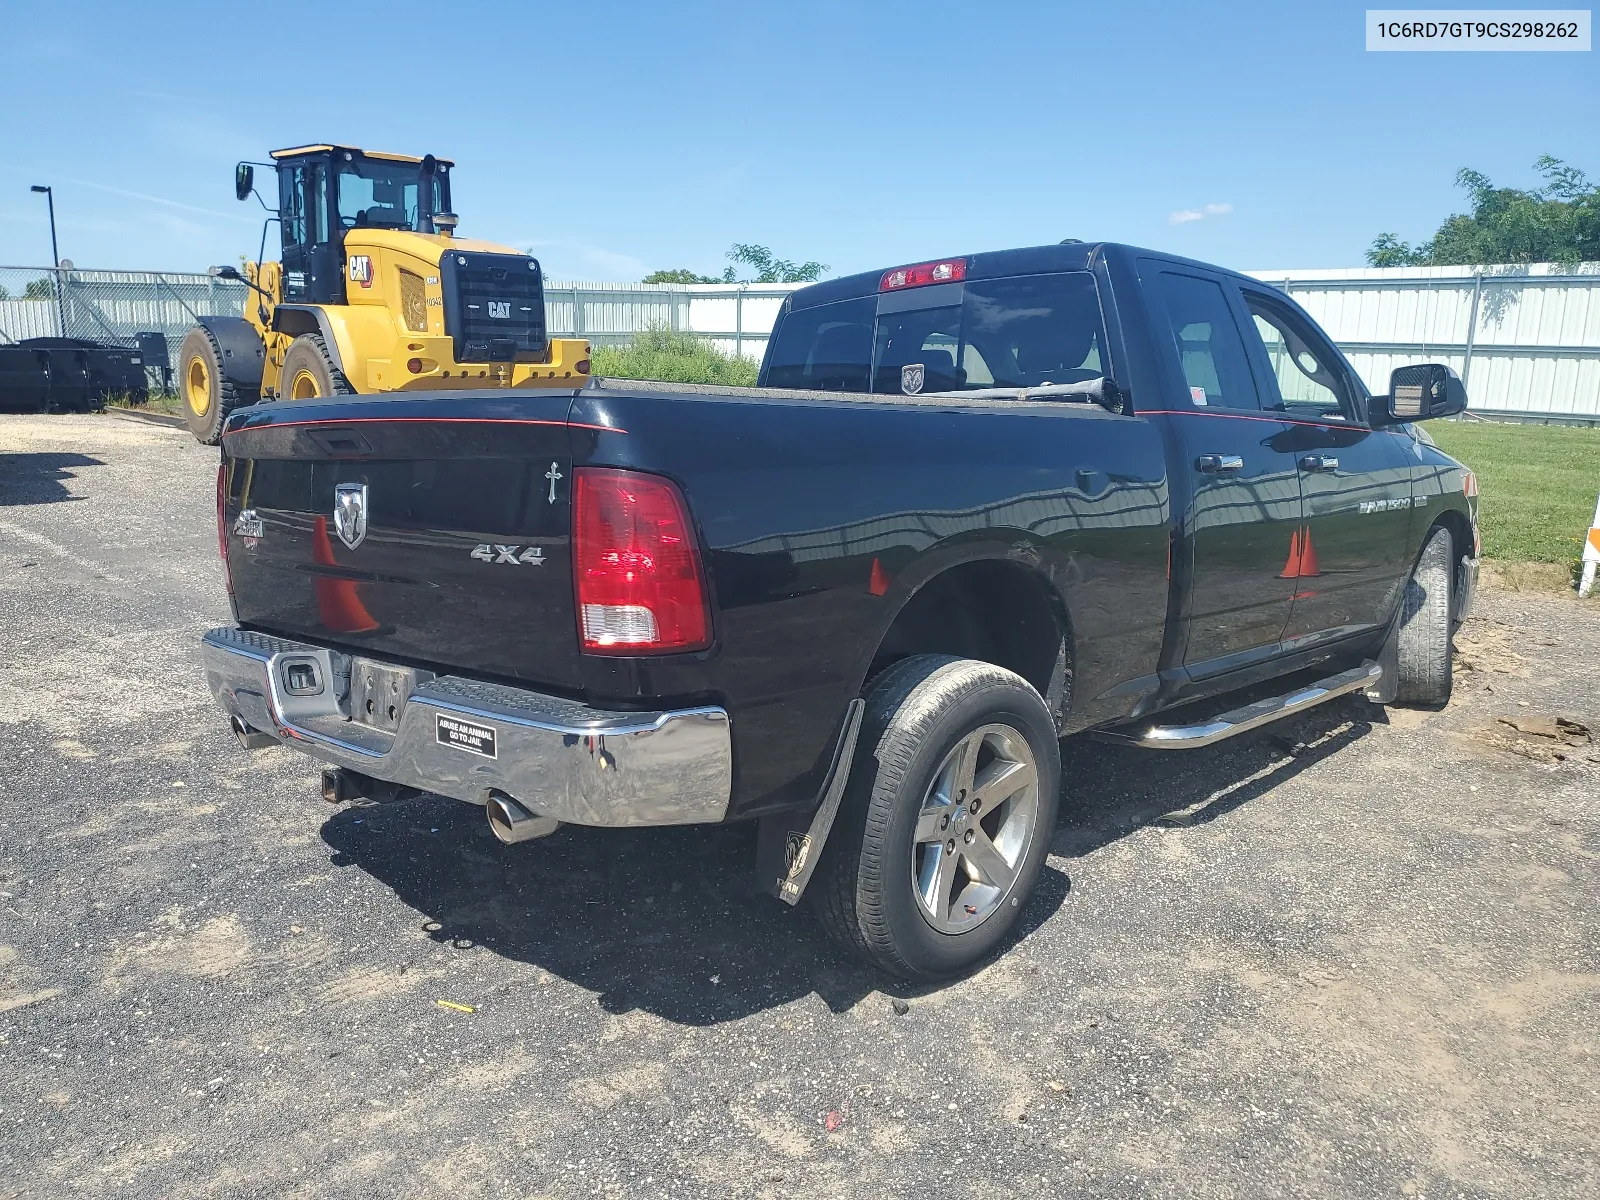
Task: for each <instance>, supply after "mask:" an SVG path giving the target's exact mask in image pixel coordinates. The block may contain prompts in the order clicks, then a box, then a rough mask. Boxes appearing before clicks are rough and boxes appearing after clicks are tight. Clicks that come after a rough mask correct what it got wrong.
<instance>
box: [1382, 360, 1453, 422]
mask: <svg viewBox="0 0 1600 1200" xmlns="http://www.w3.org/2000/svg"><path fill="white" fill-rule="evenodd" d="M1382 402H1383V404H1384V407H1385V413H1384V415H1385V417H1386V418H1387V419H1388V421H1389V422H1390V423H1392V424H1396V425H1401V424H1404V423H1405V422H1407V421H1427V420H1430V419H1431V418H1433V417H1453V416H1455V414H1456V413H1458V412H1464V411H1465V410H1466V407H1467V388H1466V385H1465V384H1463V383H1462V382H1461V376H1459V375H1457V374H1456V373H1455V371H1454V370H1452V369H1451V368H1450V367H1447V366H1445V365H1444V364H1443V363H1418V364H1417V365H1415V366H1410V367H1396V368H1395V369H1394V370H1393V371H1391V372H1390V373H1389V394H1388V395H1387V396H1385V397H1383V398H1382Z"/></svg>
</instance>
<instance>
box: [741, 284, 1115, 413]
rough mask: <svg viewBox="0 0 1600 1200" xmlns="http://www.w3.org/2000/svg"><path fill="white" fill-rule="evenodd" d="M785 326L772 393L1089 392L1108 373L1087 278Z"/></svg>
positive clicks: (838, 307) (771, 361)
mask: <svg viewBox="0 0 1600 1200" xmlns="http://www.w3.org/2000/svg"><path fill="white" fill-rule="evenodd" d="M926 294H927V298H928V300H929V303H928V304H927V305H926V306H922V307H918V306H916V305H915V300H916V299H918V298H920V297H919V296H918V294H917V293H915V292H901V293H896V294H895V300H894V302H893V308H895V309H897V310H898V311H886V312H882V313H880V312H878V311H877V310H878V307H879V304H878V297H877V296H865V297H860V298H858V299H854V300H841V301H837V302H835V303H833V304H822V305H817V306H815V307H813V308H804V309H800V310H799V311H797V312H791V313H788V314H786V315H785V316H784V318H783V321H782V323H781V324H780V325H779V327H778V330H777V333H776V334H775V336H774V338H773V344H772V349H771V350H770V351H769V353H768V359H767V369H766V377H765V379H764V382H765V383H766V385H767V386H769V387H790V388H813V389H819V390H823V391H852V392H866V391H872V392H888V393H898V392H902V391H908V390H915V391H919V392H924V393H926V392H947V391H967V390H972V389H976V388H994V387H1037V386H1040V385H1042V384H1047V383H1057V384H1061V383H1082V382H1086V381H1089V380H1093V379H1097V378H1099V377H1100V376H1101V375H1103V374H1104V373H1105V364H1106V361H1107V358H1106V350H1105V323H1104V321H1103V319H1102V317H1101V313H1100V301H1099V296H1098V294H1097V293H1096V290H1095V283H1094V277H1093V276H1092V275H1091V274H1089V273H1088V272H1087V271H1069V272H1058V273H1051V274H1043V275H1020V276H1009V277H1005V278H1001V279H978V280H968V281H967V282H966V283H965V284H964V285H962V286H960V287H951V286H941V287H930V288H928V289H927V293H926Z"/></svg>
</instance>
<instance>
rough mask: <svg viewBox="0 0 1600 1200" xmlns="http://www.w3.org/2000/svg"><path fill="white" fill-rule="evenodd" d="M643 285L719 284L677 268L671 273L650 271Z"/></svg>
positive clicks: (709, 278)
mask: <svg viewBox="0 0 1600 1200" xmlns="http://www.w3.org/2000/svg"><path fill="white" fill-rule="evenodd" d="M642 282H644V283H721V282H722V280H720V279H715V278H713V277H712V276H710V275H696V274H695V273H694V272H693V271H691V270H689V268H688V267H678V268H677V269H675V270H672V271H651V272H650V274H648V275H646V276H645V277H644V279H643V281H642Z"/></svg>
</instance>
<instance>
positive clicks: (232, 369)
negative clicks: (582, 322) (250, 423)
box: [177, 146, 589, 445]
mask: <svg viewBox="0 0 1600 1200" xmlns="http://www.w3.org/2000/svg"><path fill="white" fill-rule="evenodd" d="M272 160H273V161H272V163H271V164H264V163H263V164H256V163H240V164H239V165H238V167H237V168H236V170H235V176H234V192H235V194H236V195H237V197H238V198H239V199H240V200H247V199H249V198H250V196H251V195H257V198H258V199H259V195H258V194H257V193H256V191H255V168H256V166H258V165H259V166H264V167H269V168H270V169H275V170H276V171H277V173H278V208H277V212H276V213H275V214H274V215H272V216H269V217H268V218H267V226H268V227H270V226H271V224H272V222H273V221H276V222H277V223H278V225H279V229H280V231H281V237H282V244H283V250H282V254H281V256H280V261H279V262H265V261H257V262H253V263H246V264H245V267H244V270H243V271H242V272H241V271H239V270H237V269H236V268H233V267H220V268H216V269H215V271H214V273H215V274H216V275H218V276H220V277H221V278H224V279H233V280H239V281H241V282H243V283H245V284H246V285H247V286H248V287H249V289H250V295H249V299H248V300H247V301H246V304H245V315H244V316H243V317H231V316H216V317H202V318H200V323H199V324H198V325H196V326H195V327H194V328H192V329H191V330H189V332H188V334H187V335H186V336H185V337H184V339H183V346H182V348H181V349H180V350H179V351H178V372H177V379H178V389H179V391H180V393H181V394H182V396H183V400H184V407H185V412H186V415H187V417H188V420H189V428H190V429H191V430H192V431H193V432H194V435H195V437H197V438H199V439H200V440H201V441H202V442H204V443H206V444H207V445H214V444H216V442H217V440H218V439H219V438H220V437H221V435H222V426H223V423H224V422H225V421H226V420H227V417H228V414H229V413H230V412H231V411H232V410H233V409H235V408H238V407H240V406H241V405H245V404H254V403H256V402H257V401H260V400H280V401H295V400H310V399H314V398H316V397H318V396H334V395H347V394H365V393H369V392H397V391H407V390H422V389H427V390H438V389H457V388H460V389H468V388H514V387H515V388H526V387H572V386H574V385H575V384H581V383H582V382H584V381H585V379H586V378H587V376H588V373H589V344H588V343H587V342H584V341H579V340H571V339H559V338H558V339H551V338H549V337H547V336H546V333H545V311H544V278H543V273H542V271H541V270H540V267H539V263H538V261H537V260H536V259H533V258H530V257H528V256H527V255H525V254H518V253H517V252H516V251H514V250H512V249H510V248H508V247H506V246H499V245H495V244H494V243H492V242H480V241H474V240H471V239H468V238H458V237H456V236H455V229H456V224H457V218H456V214H455V213H454V212H452V211H451V208H450V168H451V167H452V166H453V165H454V164H453V163H450V162H448V161H446V160H444V159H440V158H435V157H434V156H433V155H431V154H430V155H426V156H424V157H422V158H413V157H410V156H408V155H403V154H383V153H379V152H377V151H371V150H357V149H355V148H353V147H348V146H299V147H296V148H294V149H290V150H275V151H273V152H272ZM262 205H263V207H265V201H262ZM268 211H269V212H271V210H270V209H269V210H268ZM266 236H267V234H266V229H265V228H263V230H262V236H261V242H262V248H263V250H264V249H265V247H266ZM257 257H258V259H264V258H265V254H264V253H263V254H260V255H258V256H257Z"/></svg>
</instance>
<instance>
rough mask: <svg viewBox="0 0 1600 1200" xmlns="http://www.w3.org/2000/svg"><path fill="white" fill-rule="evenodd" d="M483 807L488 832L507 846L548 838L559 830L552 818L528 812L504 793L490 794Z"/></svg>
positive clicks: (557, 822)
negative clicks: (487, 820)
mask: <svg viewBox="0 0 1600 1200" xmlns="http://www.w3.org/2000/svg"><path fill="white" fill-rule="evenodd" d="M483 807H484V814H485V815H486V816H487V817H488V818H489V830H490V832H491V833H493V834H494V836H495V837H496V838H497V839H498V840H499V841H500V842H502V843H504V844H505V845H507V846H514V845H516V844H517V843H518V842H527V841H532V840H533V839H534V838H541V837H549V836H550V835H551V834H552V833H554V832H555V831H556V830H558V829H560V828H561V822H560V821H558V820H556V819H555V818H554V817H541V816H538V815H536V814H534V813H532V812H529V811H528V810H527V809H526V808H524V807H523V806H522V805H520V804H518V803H517V802H516V801H515V800H513V799H512V798H511V797H510V796H508V795H506V794H505V793H504V792H490V793H489V799H488V800H487V801H486V802H485V803H484V806H483Z"/></svg>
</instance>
